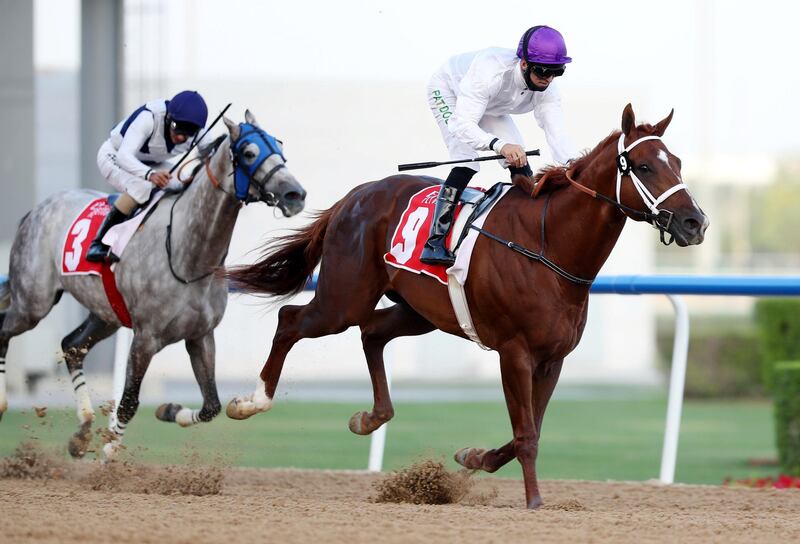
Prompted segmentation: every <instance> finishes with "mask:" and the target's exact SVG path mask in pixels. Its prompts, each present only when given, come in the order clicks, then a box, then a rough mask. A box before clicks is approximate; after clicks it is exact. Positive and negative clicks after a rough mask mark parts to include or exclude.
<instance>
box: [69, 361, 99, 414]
mask: <svg viewBox="0 0 800 544" xmlns="http://www.w3.org/2000/svg"><path fill="white" fill-rule="evenodd" d="M69 376H70V378H71V379H72V387H73V389H74V390H75V402H76V403H77V406H78V421H79V422H80V423H81V424H84V423H86V422H91V421H94V409H93V408H92V399H91V398H90V397H89V387H88V386H87V385H86V379H85V378H84V377H83V370H75V371H73V372H70V373H69Z"/></svg>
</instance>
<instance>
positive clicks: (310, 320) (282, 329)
mask: <svg viewBox="0 0 800 544" xmlns="http://www.w3.org/2000/svg"><path fill="white" fill-rule="evenodd" d="M320 306H321V305H320V304H319V303H318V299H317V298H314V299H313V300H312V301H311V302H309V303H308V304H306V305H305V306H293V305H286V306H283V307H282V308H281V309H280V310H279V311H278V327H277V328H276V329H275V336H274V338H273V339H272V349H271V350H270V352H269V357H267V362H266V363H264V367H263V368H262V369H261V374H260V375H259V380H258V384H257V385H256V390H255V391H254V392H253V393H252V394H251V395H249V396H246V397H241V396H239V397H236V398H234V399H233V400H231V401H230V402H229V403H228V407H227V408H226V410H225V413H226V414H227V415H228V417H230V418H232V419H247V418H248V417H250V416H252V415H254V414H256V413H258V412H266V411H267V410H269V409H270V408H272V399H273V397H274V396H275V390H276V389H277V387H278V380H280V377H281V371H282V370H283V363H284V361H285V360H286V356H287V355H288V354H289V350H291V349H292V346H294V345H295V344H296V343H297V341H298V340H300V339H301V338H318V337H320V336H325V335H328V334H337V333H340V332H342V331H344V330H346V329H347V328H348V327H349V326H351V325H352V324H354V323H347V322H346V321H344V320H343V315H342V314H339V315H338V316H337V315H335V314H334V315H330V316H326V314H325V313H324V312H323V311H322V309H321V307H320ZM373 308H374V305H373Z"/></svg>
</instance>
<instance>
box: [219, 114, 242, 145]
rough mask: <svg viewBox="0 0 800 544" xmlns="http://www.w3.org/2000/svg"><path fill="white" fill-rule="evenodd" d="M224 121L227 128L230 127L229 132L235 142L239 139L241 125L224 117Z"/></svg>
mask: <svg viewBox="0 0 800 544" xmlns="http://www.w3.org/2000/svg"><path fill="white" fill-rule="evenodd" d="M222 120H223V121H225V126H226V127H228V132H230V134H231V141H233V142H235V141H236V140H238V139H239V133H240V130H239V125H237V124H236V123H234V122H233V121H231V120H230V119H228V118H227V117H225V116H223V117H222Z"/></svg>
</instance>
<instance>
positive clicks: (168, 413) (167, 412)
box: [156, 402, 183, 423]
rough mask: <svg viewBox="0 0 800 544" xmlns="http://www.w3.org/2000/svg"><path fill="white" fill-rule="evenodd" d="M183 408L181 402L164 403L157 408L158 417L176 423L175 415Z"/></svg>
mask: <svg viewBox="0 0 800 544" xmlns="http://www.w3.org/2000/svg"><path fill="white" fill-rule="evenodd" d="M181 409H183V406H181V405H180V404H172V403H171V402H170V403H169V404H162V405H161V406H159V407H158V409H157V410H156V418H157V419H160V420H161V421H166V422H168V423H175V416H176V415H178V412H180V411H181Z"/></svg>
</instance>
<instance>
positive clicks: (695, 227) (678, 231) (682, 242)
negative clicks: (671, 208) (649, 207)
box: [669, 211, 709, 247]
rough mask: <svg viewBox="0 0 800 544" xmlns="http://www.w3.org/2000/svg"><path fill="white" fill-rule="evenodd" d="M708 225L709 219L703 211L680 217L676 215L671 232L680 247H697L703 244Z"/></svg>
mask: <svg viewBox="0 0 800 544" xmlns="http://www.w3.org/2000/svg"><path fill="white" fill-rule="evenodd" d="M708 225H709V221H708V217H707V216H706V215H705V214H704V213H702V212H701V211H691V212H689V213H687V214H680V215H678V214H677V213H676V214H675V217H674V218H673V220H672V224H671V225H670V229H669V232H670V234H672V235H673V236H674V237H675V243H676V244H678V245H679V246H680V247H686V246H696V245H699V244H702V243H703V240H704V239H705V234H706V229H707V228H708Z"/></svg>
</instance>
